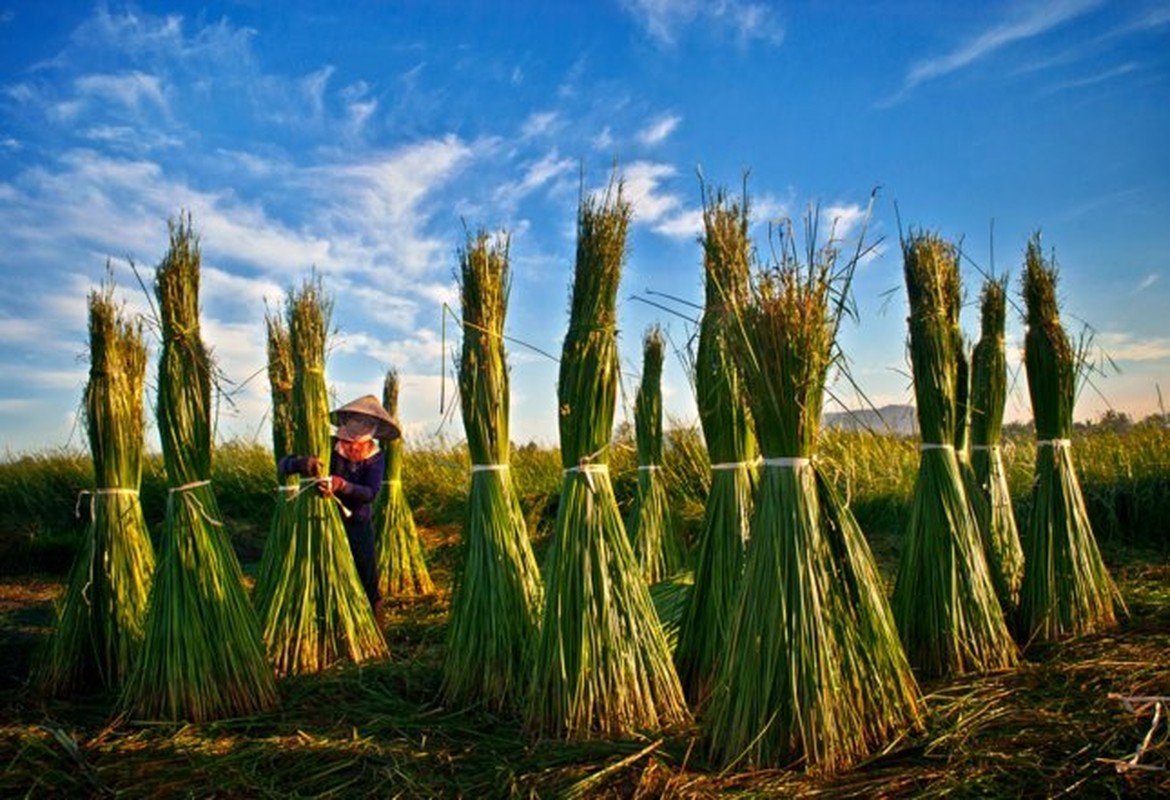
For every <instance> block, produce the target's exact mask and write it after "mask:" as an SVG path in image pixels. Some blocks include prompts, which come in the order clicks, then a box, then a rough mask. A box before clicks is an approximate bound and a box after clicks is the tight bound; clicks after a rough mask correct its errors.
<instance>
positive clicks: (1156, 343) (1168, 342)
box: [1095, 331, 1170, 361]
mask: <svg viewBox="0 0 1170 800" xmlns="http://www.w3.org/2000/svg"><path fill="white" fill-rule="evenodd" d="M1095 342H1096V344H1097V345H1098V346H1099V347H1100V348H1101V350H1103V351H1104V352H1105V353H1106V354H1107V355H1108V356H1109V357H1110V358H1112V359H1113V360H1114V361H1162V360H1166V359H1170V339H1167V338H1165V337H1149V338H1138V337H1136V336H1134V335H1133V334H1131V333H1124V332H1121V331H1102V332H1101V333H1098V334H1097V336H1096V337H1095Z"/></svg>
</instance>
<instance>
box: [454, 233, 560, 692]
mask: <svg viewBox="0 0 1170 800" xmlns="http://www.w3.org/2000/svg"><path fill="white" fill-rule="evenodd" d="M459 266H460V273H459V274H460V290H461V299H462V311H463V352H462V358H461V359H460V362H459V396H460V400H461V408H462V412H463V428H464V431H465V432H466V434H467V448H468V452H469V455H470V457H471V488H470V491H469V493H468V498H467V516H466V520H467V521H466V524H465V526H464V529H463V564H462V568H461V569H460V571H459V573H458V575H457V580H456V585H455V589H454V593H453V596H452V601H451V622H450V625H449V626H448V632H447V659H446V662H445V663H444V669H443V691H444V694H445V695H446V696H447V697H448V698H449V699H450V700H451V701H452V702H455V703H461V704H470V703H483V704H484V705H486V706H487V707H488V708H493V709H501V708H506V707H510V708H513V709H519V708H521V707H522V705H523V700H524V693H525V691H526V689H527V685H528V681H529V678H530V670H531V663H532V661H531V660H532V653H533V649H534V647H535V645H536V638H537V635H538V631H539V628H540V603H541V591H542V586H541V578H540V570H539V568H538V567H537V563H536V558H535V556H534V555H533V553H532V546H531V544H530V543H529V541H528V530H527V526H526V524H525V521H524V514H523V512H522V511H521V509H520V501H519V498H518V497H517V496H516V492H515V490H514V488H513V484H512V473H511V470H510V469H509V463H508V459H509V446H510V444H509V438H508V430H509V427H508V410H509V397H510V394H509V387H508V365H507V361H506V356H505V352H504V321H505V318H506V316H507V311H508V287H509V278H510V272H509V263H508V239H507V237H506V236H500V237H497V238H492V237H489V236H488V234H487V233H485V232H483V231H480V232H479V233H476V234H472V233H471V232H468V234H467V240H466V243H465V245H464V247H463V248H462V249H461V250H460V252H459Z"/></svg>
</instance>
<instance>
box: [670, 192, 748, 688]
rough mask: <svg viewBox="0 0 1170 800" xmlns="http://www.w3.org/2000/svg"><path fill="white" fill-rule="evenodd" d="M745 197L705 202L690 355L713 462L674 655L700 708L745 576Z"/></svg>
mask: <svg viewBox="0 0 1170 800" xmlns="http://www.w3.org/2000/svg"><path fill="white" fill-rule="evenodd" d="M748 220H749V208H748V199H747V197H746V193H745V196H744V198H743V199H742V201H741V202H738V203H736V202H733V201H731V200H729V199H728V197H727V196H726V194H725V193H724V192H723V191H718V192H716V193H715V195H714V196H713V197H712V198H710V201H708V200H707V198H706V197H704V203H703V231H704V233H703V239H702V245H703V272H704V275H705V277H704V286H705V295H706V297H705V302H704V307H703V318H702V320H701V321H700V324H699V345H698V350H697V353H696V356H695V400H696V404H697V406H698V410H699V422H700V424H701V425H702V426H703V438H704V439H705V440H706V443H707V454H708V456H709V457H710V461H711V486H710V489H709V491H708V492H707V498H706V503H705V505H704V508H703V528H702V531H701V532H700V534H699V539H698V544H697V546H696V551H697V553H696V556H695V578H694V586H693V587H692V588H691V590H690V592H689V593H688V595H687V599H686V601H685V602H686V605H685V606H684V609H683V616H682V622H681V624H680V626H679V633H678V647H677V648H676V650H675V653H674V661H675V665H676V666H677V667H678V673H679V678H680V679H681V680H682V684H683V688H684V689H685V690H686V693H687V698H688V699H689V700H690V701H691V703H692V704H694V705H695V706H699V705H701V704H702V703H703V702H704V701H705V699H706V697H707V694H708V692H709V690H710V684H711V682H712V680H713V679H714V673H715V670H716V666H717V664H718V662H719V658H720V656H722V654H723V650H724V647H725V645H726V641H727V632H728V629H729V628H730V627H731V618H732V614H733V612H734V609H735V597H736V592H737V591H738V589H739V579H740V574H741V573H742V572H743V553H744V544H745V543H746V542H747V539H748V531H749V521H750V515H751V505H752V494H753V491H754V480H755V477H754V475H755V473H754V469H755V468H754V466H753V463H752V462H754V460H755V458H756V440H755V434H754V432H753V431H752V420H751V413H750V411H749V409H748V404H747V393H746V391H745V389H744V385H743V375H742V374H741V372H740V369H739V365H738V364H736V362H735V358H734V353H733V351H732V339H731V335H732V333H733V329H732V328H731V327H730V326H731V325H733V324H734V320H735V316H734V315H735V311H734V309H735V308H737V307H740V306H742V305H743V303H744V302H746V299H747V290H748V280H749V277H750V274H751V263H752V250H751V241H750V239H749V236H748Z"/></svg>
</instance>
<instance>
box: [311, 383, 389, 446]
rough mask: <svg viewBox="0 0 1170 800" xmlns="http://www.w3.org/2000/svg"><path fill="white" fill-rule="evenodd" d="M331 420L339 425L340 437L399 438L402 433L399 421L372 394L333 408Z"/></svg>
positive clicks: (330, 415)
mask: <svg viewBox="0 0 1170 800" xmlns="http://www.w3.org/2000/svg"><path fill="white" fill-rule="evenodd" d="M329 421H330V422H332V423H333V424H334V425H336V426H337V437H338V438H339V439H346V440H350V441H353V440H360V439H367V438H372V439H397V438H398V437H399V436H401V435H402V428H401V427H400V426H399V425H398V421H397V420H395V419H394V417H392V416H390V414H389V413H388V412H387V411H386V409H385V408H383V407H382V403H381V402H379V400H378V398H376V397H374V396H373V395H372V394H367V395H363V396H362V397H359V398H358V399H357V400H353V401H351V402H349V403H346V404H345V405H343V406H341V407H340V408H335V409H333V410H332V411H330V412H329Z"/></svg>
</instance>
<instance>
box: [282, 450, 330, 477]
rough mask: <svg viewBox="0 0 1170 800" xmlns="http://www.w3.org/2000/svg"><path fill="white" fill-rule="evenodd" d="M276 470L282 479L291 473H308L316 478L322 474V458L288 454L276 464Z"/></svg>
mask: <svg viewBox="0 0 1170 800" xmlns="http://www.w3.org/2000/svg"><path fill="white" fill-rule="evenodd" d="M276 472H277V474H279V475H280V477H281V480H283V479H285V478H287V477H288V476H289V475H308V476H309V477H311V478H316V477H317V476H318V475H320V474H321V459H319V458H317V457H316V456H295V455H288V456H285V457H284V458H282V459H280V462H279V463H277V465H276Z"/></svg>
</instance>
